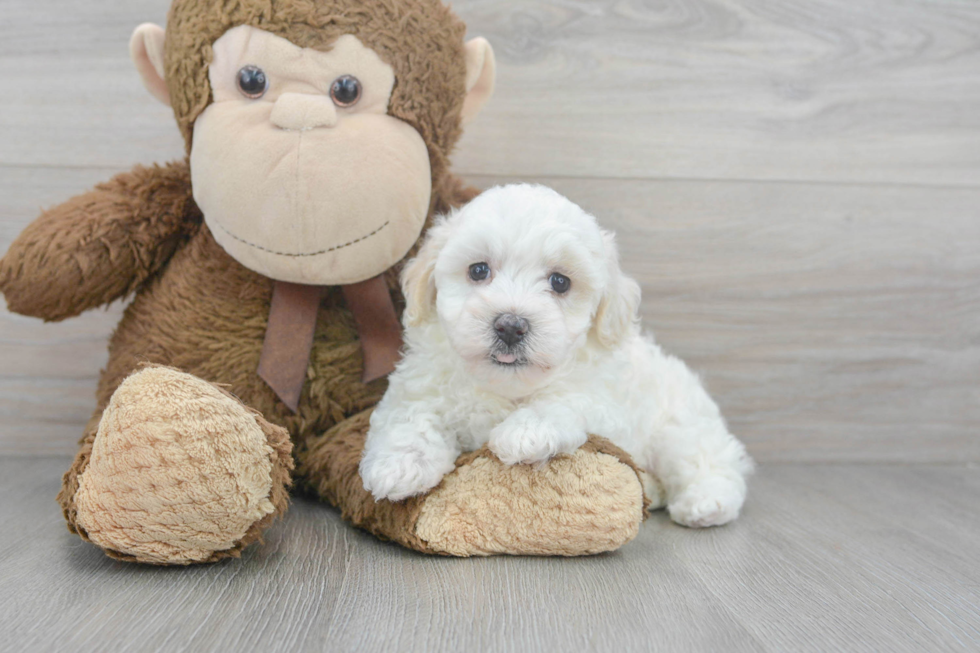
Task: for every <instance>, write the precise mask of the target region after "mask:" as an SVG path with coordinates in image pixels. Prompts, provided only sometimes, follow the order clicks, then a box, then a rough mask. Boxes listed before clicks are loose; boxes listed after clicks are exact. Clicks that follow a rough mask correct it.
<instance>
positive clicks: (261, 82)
mask: <svg viewBox="0 0 980 653" xmlns="http://www.w3.org/2000/svg"><path fill="white" fill-rule="evenodd" d="M268 88H269V80H268V79H267V78H266V76H265V73H264V72H263V71H262V69H261V68H259V67H258V66H245V67H244V68H242V69H241V70H239V71H238V90H239V91H241V92H242V95H244V96H245V97H247V98H249V99H252V100H257V99H259V98H260V97H262V96H263V95H265V91H266V89H268Z"/></svg>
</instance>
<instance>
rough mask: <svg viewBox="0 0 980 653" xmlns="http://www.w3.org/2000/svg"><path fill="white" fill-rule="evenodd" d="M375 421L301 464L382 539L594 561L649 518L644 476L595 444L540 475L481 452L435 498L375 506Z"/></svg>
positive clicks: (350, 424)
mask: <svg viewBox="0 0 980 653" xmlns="http://www.w3.org/2000/svg"><path fill="white" fill-rule="evenodd" d="M369 415H370V411H365V412H364V413H360V414H358V415H355V416H354V417H351V418H350V419H348V420H346V421H344V422H341V423H340V424H337V425H336V426H335V427H334V428H333V429H331V430H330V431H328V432H327V433H326V434H324V435H323V436H321V437H319V438H314V439H312V440H310V441H308V442H307V443H306V446H305V447H304V448H303V449H302V451H301V452H300V453H299V454H298V458H299V463H300V474H301V475H302V476H303V477H304V481H305V483H306V484H307V485H309V486H310V487H311V488H312V489H313V490H314V491H316V492H317V493H318V494H319V495H320V496H321V497H322V498H324V499H326V500H328V501H330V502H332V503H333V504H335V505H336V506H338V507H339V508H340V509H341V511H342V512H343V516H344V518H345V519H349V520H350V521H351V522H353V523H354V524H355V525H356V526H360V527H361V528H364V529H367V530H369V531H371V532H372V533H374V534H375V535H378V536H380V537H382V538H384V539H389V540H394V541H396V542H398V543H400V544H402V545H404V546H407V547H409V548H412V549H416V550H418V551H423V552H425V553H441V554H445V555H454V556H474V555H493V554H499V553H503V554H512V555H562V556H575V555H588V554H593V553H601V552H603V551H612V550H614V549H617V548H619V547H620V546H622V545H623V544H626V543H627V542H629V541H630V540H632V539H633V538H634V537H635V536H636V534H637V531H638V529H639V525H640V522H641V521H642V520H643V518H644V516H645V511H644V508H645V503H646V498H645V496H644V493H643V485H642V483H641V481H640V478H639V470H638V469H637V468H636V466H635V465H634V464H633V462H632V461H631V460H630V458H629V456H628V455H627V454H626V453H625V452H623V451H622V450H621V449H619V448H618V447H616V446H615V445H613V444H612V443H610V442H609V441H608V440H604V439H602V438H597V437H591V438H590V439H589V441H588V442H587V443H586V444H585V446H583V447H582V448H581V449H579V450H578V451H576V452H575V453H574V454H572V455H570V456H561V457H558V458H555V459H553V460H551V461H549V462H548V463H547V464H546V465H545V466H544V467H542V468H540V469H539V468H537V467H532V466H529V465H513V466H507V465H504V464H503V463H501V462H500V460H498V459H497V457H496V456H494V455H493V454H492V453H491V452H490V451H489V450H488V449H487V448H485V447H484V448H483V449H481V450H479V451H475V452H473V453H469V454H464V455H463V456H461V457H460V458H459V460H458V461H457V462H456V469H455V470H454V471H453V472H451V473H450V474H448V475H447V476H446V477H445V478H443V480H442V482H441V483H440V484H439V485H438V486H436V488H435V489H433V490H432V491H431V492H430V493H429V494H427V495H425V496H422V497H414V498H411V499H407V500H405V501H400V502H397V503H396V502H391V501H377V502H376V501H375V500H374V498H373V497H372V496H371V494H370V493H369V492H367V491H366V490H365V489H364V485H363V483H362V482H361V478H360V476H358V474H357V467H358V463H359V462H360V459H361V452H362V450H363V448H364V435H365V433H366V432H367V428H368V420H369Z"/></svg>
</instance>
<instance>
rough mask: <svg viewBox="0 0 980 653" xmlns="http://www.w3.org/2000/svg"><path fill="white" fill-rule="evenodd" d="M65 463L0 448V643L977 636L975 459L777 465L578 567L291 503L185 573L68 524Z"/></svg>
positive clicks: (954, 640)
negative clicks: (217, 558)
mask: <svg viewBox="0 0 980 653" xmlns="http://www.w3.org/2000/svg"><path fill="white" fill-rule="evenodd" d="M67 464H68V459H66V458H63V457H46V458H22V459H9V458H8V459H0V495H2V496H5V497H10V496H17V497H19V498H20V500H19V501H18V502H16V503H10V502H7V503H6V505H5V508H4V523H3V529H2V530H0V624H2V630H3V643H2V644H0V649H3V650H10V651H15V650H16V651H54V650H65V651H79V652H81V651H99V652H102V653H106V652H109V651H136V650H140V651H154V650H166V651H244V650H253V651H266V652H269V653H272V652H274V651H312V650H335V651H360V652H363V653H367V652H371V651H382V650H385V651H424V652H431V651H517V652H523V651H614V652H617V653H618V652H621V651H653V650H658V651H673V652H683V651H894V652H900V651H939V650H966V651H976V650H980V611H978V605H980V565H978V564H977V560H978V558H980V545H978V542H980V520H978V518H977V512H976V506H977V505H978V503H980V468H977V467H976V466H961V465H956V466H954V465H948V466H912V467H910V466H875V467H870V466H866V465H793V464H774V465H770V466H766V467H763V468H762V469H761V470H760V472H759V474H758V476H757V477H756V478H755V479H754V481H753V483H752V486H751V491H750V497H751V498H750V501H749V503H748V506H747V508H746V510H745V513H744V515H743V516H742V518H741V519H740V520H739V521H737V522H735V523H733V524H731V525H729V526H726V527H723V528H718V529H710V530H702V531H694V530H688V529H685V528H681V527H679V526H675V525H674V524H672V523H671V522H670V521H669V520H668V519H667V518H666V517H665V516H664V514H663V513H656V514H655V515H654V516H653V517H652V518H651V519H649V520H648V521H647V522H646V523H645V524H644V525H643V527H642V529H641V532H640V536H639V537H638V538H637V539H636V540H635V541H633V542H631V543H630V544H628V545H626V546H625V547H624V548H622V549H621V550H620V551H618V552H616V553H613V554H609V555H602V556H596V557H591V558H579V559H569V560H563V559H554V558H507V557H496V558H487V559H476V558H474V559H450V558H438V557H428V556H423V555H420V554H415V553H412V552H409V551H406V550H404V549H401V548H399V547H397V546H395V545H391V544H385V543H382V542H379V541H377V540H376V539H375V538H373V537H372V536H370V535H367V534H365V533H362V532H359V531H355V530H354V529H352V528H350V527H349V526H348V525H346V524H344V523H343V522H342V521H341V520H340V518H339V516H338V515H337V513H336V512H335V511H334V510H333V509H331V508H329V507H327V506H325V505H323V504H317V503H314V502H312V501H309V500H306V499H298V500H296V501H294V503H293V506H292V508H291V510H290V512H289V513H288V514H287V516H286V518H285V519H284V520H283V521H282V522H280V523H279V524H278V525H277V526H276V527H274V529H273V530H272V531H271V532H270V533H269V535H268V537H267V540H266V542H265V543H264V544H263V545H261V546H257V547H254V548H252V549H250V550H249V551H248V552H247V553H246V554H245V556H244V557H243V559H242V560H232V561H228V562H224V563H221V564H218V565H213V566H207V567H192V568H179V569H173V568H155V567H142V566H133V565H127V564H123V563H119V562H115V561H113V560H110V559H109V558H106V557H104V556H103V555H102V553H101V552H100V551H98V549H96V548H95V547H94V546H92V545H88V544H84V543H82V542H81V541H79V540H78V539H77V538H75V537H74V536H72V535H70V534H69V533H68V532H67V531H66V530H65V527H64V522H63V520H62V518H61V515H60V513H59V511H58V507H57V506H56V505H55V502H54V495H55V493H56V492H57V489H58V485H59V484H58V477H59V475H60V473H61V472H62V470H63V469H64V468H65V466H66V465H67Z"/></svg>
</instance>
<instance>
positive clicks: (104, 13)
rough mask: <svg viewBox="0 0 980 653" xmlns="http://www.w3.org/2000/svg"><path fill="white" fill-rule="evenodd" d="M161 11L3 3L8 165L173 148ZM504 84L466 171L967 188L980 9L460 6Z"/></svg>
mask: <svg viewBox="0 0 980 653" xmlns="http://www.w3.org/2000/svg"><path fill="white" fill-rule="evenodd" d="M167 5H168V2H167V0H139V1H136V2H133V1H129V0H126V1H124V0H99V1H98V2H86V3H78V2H72V1H71V0H47V1H46V2H43V3H34V2H28V1H27V0H6V1H5V3H4V20H3V22H2V23H0V65H2V66H3V69H4V70H5V71H7V76H8V79H9V87H10V88H11V89H13V92H12V93H10V94H8V96H7V98H6V100H5V102H4V111H3V112H0V142H2V143H3V144H4V145H3V148H0V165H71V166H84V165H101V166H108V167H113V168H122V167H127V166H129V165H130V164H131V163H133V162H144V163H147V162H151V161H155V160H159V159H165V158H172V157H176V156H179V155H180V154H181V150H182V146H181V143H180V140H179V137H178V134H177V130H176V127H175V126H174V124H173V121H172V120H171V119H170V112H169V110H168V109H167V108H165V107H163V106H161V105H159V104H156V103H155V101H154V100H152V99H151V98H150V97H149V95H148V93H146V92H145V91H144V90H143V88H142V86H141V85H140V82H139V80H138V77H137V75H136V73H135V72H134V71H133V70H132V67H131V65H130V64H129V62H128V59H127V56H126V52H127V49H126V42H127V39H128V37H129V33H130V32H131V30H132V29H133V27H135V26H136V25H137V24H139V23H141V22H144V21H156V22H159V23H162V22H164V20H165V13H166V7H167ZM453 6H454V8H455V9H456V11H457V12H458V13H459V14H460V15H461V16H462V17H463V18H464V19H465V20H466V21H467V22H468V25H469V28H470V32H471V34H473V35H484V36H487V37H488V38H489V39H490V40H491V42H492V43H493V45H494V47H495V48H496V52H497V54H498V62H499V85H498V91H497V94H496V96H495V98H494V99H493V100H492V101H491V104H490V105H489V106H488V108H487V110H486V112H485V114H484V115H483V116H481V118H480V119H479V120H477V121H476V122H474V123H473V124H472V125H471V126H470V127H469V128H468V133H467V136H466V137H465V139H464V142H463V144H462V146H461V148H460V151H459V155H458V156H457V158H456V163H457V168H458V169H459V170H461V171H463V172H464V173H467V174H509V175H520V176H524V177H535V176H587V177H667V178H694V179H783V180H785V179H793V180H821V181H837V182H844V183H853V182H856V181H863V182H905V183H930V184H940V185H971V186H972V185H976V184H977V183H978V181H980V110H978V109H980V5H977V4H976V3H973V2H963V1H957V0H943V1H940V2H935V1H932V0H910V1H909V2H902V3H895V2H890V1H889V0H858V1H854V0H784V1H782V2H778V3H773V2H770V1H768V0H550V1H546V0H533V1H528V0H460V1H458V2H454V3H453Z"/></svg>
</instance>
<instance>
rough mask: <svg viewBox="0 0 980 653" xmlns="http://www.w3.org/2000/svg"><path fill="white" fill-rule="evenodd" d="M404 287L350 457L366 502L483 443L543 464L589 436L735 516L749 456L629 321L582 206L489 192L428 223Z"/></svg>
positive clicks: (435, 474) (673, 498) (686, 500)
mask: <svg viewBox="0 0 980 653" xmlns="http://www.w3.org/2000/svg"><path fill="white" fill-rule="evenodd" d="M402 286H403V290H404V294H405V298H406V302H407V307H406V310H405V315H404V323H405V343H406V350H405V356H404V358H403V359H402V361H401V362H400V363H399V365H398V368H397V370H396V371H395V372H394V373H393V374H392V375H391V377H390V381H389V388H388V392H387V393H386V394H385V396H384V398H383V399H382V401H381V403H380V404H378V406H377V408H376V409H375V411H374V413H373V415H372V416H371V428H370V431H369V432H368V436H367V442H366V444H365V448H364V457H363V459H362V461H361V465H360V473H361V478H362V480H363V481H364V487H365V488H366V489H367V490H368V491H370V492H371V493H372V494H373V495H374V497H375V498H376V499H379V500H380V499H390V500H392V501H398V500H400V499H404V498H406V497H409V496H413V495H417V494H421V493H424V492H426V491H428V490H430V489H431V488H433V487H435V486H436V485H437V484H438V483H439V481H440V480H441V479H442V477H443V476H444V475H445V474H447V473H448V472H450V471H452V469H453V468H454V464H455V461H456V458H457V456H459V454H460V453H461V452H462V451H471V450H474V449H478V448H479V447H481V446H483V444H485V443H487V442H489V446H490V449H491V450H492V451H493V452H494V453H495V454H496V455H497V456H498V457H499V458H500V460H501V461H503V462H504V463H506V464H520V463H530V464H539V463H543V462H544V461H547V460H548V459H549V458H551V457H552V456H556V455H559V454H565V453H571V452H573V451H575V450H576V449H577V448H578V447H580V446H581V445H582V444H583V443H584V442H585V441H586V437H587V434H588V433H593V434H596V435H601V436H603V437H606V438H609V439H610V440H612V441H613V442H615V443H616V444H618V445H619V446H620V447H621V448H623V449H624V450H625V451H627V452H628V453H630V454H631V455H632V456H633V458H634V460H635V461H636V462H637V464H638V465H639V466H640V467H642V468H643V469H644V470H645V471H646V472H648V474H650V475H651V476H652V477H653V478H652V479H648V482H647V483H646V485H647V490H648V494H650V495H652V496H651V498H652V499H653V500H654V501H655V502H656V503H657V505H658V506H662V505H664V504H666V506H667V508H668V510H669V511H670V516H671V518H672V519H673V520H674V521H676V522H678V523H680V524H684V525H686V526H714V525H719V524H724V523H726V522H729V521H731V520H733V519H735V518H736V517H737V516H738V513H739V509H740V508H741V507H742V503H743V502H744V500H745V491H746V487H745V477H746V475H747V474H748V473H749V472H750V471H751V468H752V462H751V460H750V459H749V457H748V455H747V454H746V452H745V449H744V447H743V446H742V444H741V443H740V442H739V441H738V440H737V439H735V437H734V436H732V435H731V434H730V433H729V432H728V429H727V427H726V426H725V421H724V420H723V419H722V417H721V414H720V413H719V411H718V406H717V405H716V404H715V403H714V401H712V400H711V398H710V397H709V396H708V394H707V393H706V392H705V390H704V388H703V387H702V386H701V383H700V382H699V381H698V378H697V377H696V376H695V375H694V374H693V373H692V372H691V371H690V370H689V369H688V368H687V366H686V365H684V363H683V362H681V361H680V360H678V359H677V358H674V357H672V356H669V355H666V354H664V353H663V352H662V351H661V349H660V347H658V346H657V345H656V344H655V343H654V341H653V339H652V338H651V337H650V336H644V335H643V334H641V332H640V326H639V318H638V314H637V311H638V307H639V303H640V287H639V285H638V284H637V283H636V282H635V281H634V280H632V279H631V278H629V277H627V276H626V275H624V274H623V272H622V271H621V270H620V267H619V261H618V254H617V251H616V245H615V241H614V239H613V235H612V234H611V233H609V232H606V231H603V230H601V229H600V228H599V226H598V225H597V224H596V221H595V218H593V217H592V216H591V215H589V214H587V213H586V212H585V211H583V210H582V209H581V208H580V207H578V206H576V205H575V204H573V203H572V202H571V201H569V200H568V199H566V198H564V197H562V196H561V195H559V194H558V193H556V192H554V191H553V190H550V189H548V188H544V187H542V186H531V185H511V186H503V187H498V188H494V189H491V190H488V191H486V192H485V193H483V194H482V195H480V196H479V197H477V198H476V199H475V200H473V201H472V202H471V203H470V204H468V205H466V206H465V207H464V208H462V209H461V210H459V211H456V212H454V213H452V214H450V215H449V216H447V217H444V218H441V219H440V220H439V221H438V222H437V224H436V225H435V226H433V227H432V228H431V229H430V230H429V233H428V237H427V240H426V241H425V243H424V244H423V246H422V248H421V249H420V251H419V254H418V256H417V257H416V258H415V259H414V260H412V261H411V262H409V263H408V264H407V265H406V267H405V270H404V274H403V276H402Z"/></svg>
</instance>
